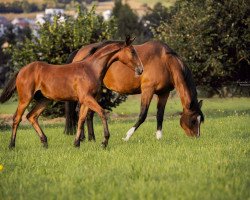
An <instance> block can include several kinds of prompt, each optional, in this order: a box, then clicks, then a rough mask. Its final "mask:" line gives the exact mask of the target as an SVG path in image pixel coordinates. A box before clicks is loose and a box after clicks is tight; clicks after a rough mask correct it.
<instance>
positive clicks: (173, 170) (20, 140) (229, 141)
mask: <svg viewBox="0 0 250 200" xmlns="http://www.w3.org/2000/svg"><path fill="white" fill-rule="evenodd" d="M12 104H14V103H10V104H6V105H5V104H3V105H1V107H0V113H2V112H3V111H4V112H8V111H10V110H12V108H13V107H14V106H11V105H12ZM152 104H153V105H152V107H151V108H150V112H149V118H148V120H147V121H146V122H145V123H144V124H143V125H142V126H141V127H140V128H139V129H138V131H137V132H136V133H135V135H134V136H133V137H132V138H131V140H130V141H129V142H127V143H126V142H124V141H122V140H121V138H122V137H123V136H124V135H125V133H126V131H127V130H128V129H129V128H130V127H131V126H132V125H133V124H134V122H135V119H134V116H136V115H138V110H139V98H138V97H132V98H131V97H130V98H129V100H128V101H127V102H125V103H124V104H122V105H121V106H119V107H118V108H116V109H115V110H114V112H115V113H117V114H118V115H119V116H122V115H124V116H126V117H125V118H118V119H116V120H114V119H112V118H111V119H110V120H109V127H110V132H111V139H110V143H109V146H108V148H107V149H106V150H103V149H102V148H101V147H100V142H101V140H102V134H101V133H102V126H101V124H100V120H99V119H96V120H95V131H96V136H97V142H83V143H82V144H81V147H80V148H79V149H76V148H74V147H73V140H74V137H73V136H66V135H64V134H62V132H63V124H56V125H51V124H50V125H49V124H46V123H44V122H43V121H42V122H41V126H42V128H43V129H44V131H45V133H46V134H47V136H48V139H49V148H48V149H43V148H42V147H41V145H40V143H39V139H38V137H37V136H36V135H35V131H34V130H33V129H32V128H31V126H29V125H22V126H21V127H20V129H19V132H18V137H17V143H16V149H15V150H13V151H10V150H9V149H8V148H7V146H8V142H9V137H10V130H9V129H8V130H5V129H4V130H1V132H0V144H1V145H0V164H2V165H3V167H4V169H3V170H2V171H0V199H83V198H85V199H249V198H250V192H249V191H250V190H249V189H250V171H249V165H250V143H249V142H250V141H249V137H250V123H249V122H250V104H249V99H248V98H233V99H206V100H205V101H204V109H203V111H204V113H205V115H206V118H205V123H204V124H203V125H202V135H201V137H200V138H199V139H191V138H188V137H186V136H185V135H184V133H183V131H182V129H181V128H180V126H179V117H178V116H177V115H176V114H175V113H176V112H177V111H180V102H179V100H177V99H170V100H169V103H168V104H167V113H166V118H167V119H166V120H165V121H164V126H163V129H164V137H163V139H162V140H161V141H157V140H156V139H155V135H154V132H155V127H156V122H155V119H154V115H155V101H154V102H153V103H152ZM12 111H13V110H12ZM12 111H11V112H12ZM129 116H132V117H131V118H130V117H129Z"/></svg>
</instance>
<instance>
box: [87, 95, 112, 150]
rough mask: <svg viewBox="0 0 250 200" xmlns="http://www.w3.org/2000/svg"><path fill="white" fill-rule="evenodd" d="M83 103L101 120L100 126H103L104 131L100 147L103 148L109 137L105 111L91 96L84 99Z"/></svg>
mask: <svg viewBox="0 0 250 200" xmlns="http://www.w3.org/2000/svg"><path fill="white" fill-rule="evenodd" d="M84 103H86V105H87V106H88V107H89V108H90V109H91V110H92V111H94V112H96V113H97V114H98V115H99V116H100V118H101V120H102V124H103V129H104V140H103V142H102V145H103V146H104V147H106V146H107V145H108V140H109V137H110V134H109V130H108V124H107V119H106V116H105V111H104V109H103V108H102V107H101V106H100V105H99V104H98V103H97V101H96V100H95V98H93V97H92V96H88V97H86V99H85V101H84Z"/></svg>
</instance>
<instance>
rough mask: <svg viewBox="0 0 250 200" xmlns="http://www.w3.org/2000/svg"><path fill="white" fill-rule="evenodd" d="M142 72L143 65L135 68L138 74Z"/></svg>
mask: <svg viewBox="0 0 250 200" xmlns="http://www.w3.org/2000/svg"><path fill="white" fill-rule="evenodd" d="M142 72H143V67H142V66H138V67H136V68H135V74H136V75H137V76H139V75H141V74H142Z"/></svg>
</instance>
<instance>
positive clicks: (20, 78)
mask: <svg viewBox="0 0 250 200" xmlns="http://www.w3.org/2000/svg"><path fill="white" fill-rule="evenodd" d="M132 41H133V40H131V39H130V37H127V38H126V41H125V42H120V41H117V42H106V43H102V44H100V45H98V48H97V47H95V48H91V50H90V52H89V54H88V55H85V57H86V59H84V61H82V62H74V63H71V64H67V65H51V64H47V63H44V62H39V61H37V62H32V63H30V64H28V65H26V66H25V67H23V68H22V69H21V70H20V71H19V72H18V73H17V74H16V75H15V76H14V77H13V78H12V79H11V80H10V81H9V83H8V84H7V86H6V87H5V89H4V90H3V93H2V94H1V96H0V102H1V103H3V102H5V101H7V100H8V99H10V97H11V96H12V94H13V93H14V91H15V90H17V94H18V107H17V110H16V113H15V114H14V117H13V126H12V135H11V140H10V145H9V147H10V148H13V147H15V140H16V132H17V128H18V125H19V123H20V121H21V119H22V115H23V113H24V111H25V109H26V108H27V106H28V105H29V104H30V102H31V100H32V99H33V98H35V96H36V94H37V93H40V96H41V94H42V97H41V98H39V99H37V103H36V105H35V106H34V108H33V109H32V110H31V111H30V112H29V113H28V115H27V118H28V120H29V121H30V123H31V124H32V125H33V127H34V129H35V130H36V132H37V133H38V135H39V137H40V140H41V142H42V143H43V145H44V147H47V146H48V143H47V137H46V135H45V134H44V132H43V131H42V129H41V127H40V126H39V124H38V117H39V115H40V114H41V113H42V112H43V110H44V109H45V108H46V106H47V105H48V103H49V102H50V101H51V100H55V101H69V100H71V101H78V102H79V103H80V112H79V119H78V128H77V134H76V137H75V141H74V145H75V146H77V147H79V146H80V132H81V127H82V124H83V122H84V120H85V118H86V115H87V112H88V111H89V109H91V110H93V111H94V112H96V113H98V115H99V116H100V118H101V120H102V123H103V129H104V140H103V142H102V144H103V146H104V147H106V146H107V144H108V140H109V137H110V134H109V130H108V125H107V120H106V117H105V112H104V110H103V109H102V108H101V106H100V105H99V104H98V103H97V101H96V100H95V96H96V95H97V94H98V92H99V90H100V88H101V83H102V79H103V78H104V76H105V73H106V71H107V69H108V68H109V66H110V65H111V64H112V63H113V62H114V61H116V60H119V61H120V62H122V63H124V67H126V68H128V67H130V68H131V69H133V70H135V71H136V72H138V74H141V73H142V71H143V66H142V65H141V61H140V59H139V57H138V56H137V54H136V51H135V49H134V47H133V46H132V45H131V43H132Z"/></svg>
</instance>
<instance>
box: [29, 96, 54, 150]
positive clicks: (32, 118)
mask: <svg viewBox="0 0 250 200" xmlns="http://www.w3.org/2000/svg"><path fill="white" fill-rule="evenodd" d="M49 103H50V100H48V99H42V100H40V101H38V102H37V103H36V105H35V107H34V108H33V109H32V110H31V111H30V112H29V113H28V114H27V116H26V117H27V119H28V120H29V122H30V123H31V124H32V126H33V127H34V129H35V130H36V132H37V134H38V136H39V137H40V140H41V142H42V144H43V147H45V148H47V147H48V142H47V137H46V135H45V134H44V132H43V130H42V129H41V127H40V126H39V124H38V117H39V116H40V115H41V113H42V112H43V111H44V109H45V108H46V107H47V105H48V104H49Z"/></svg>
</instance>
